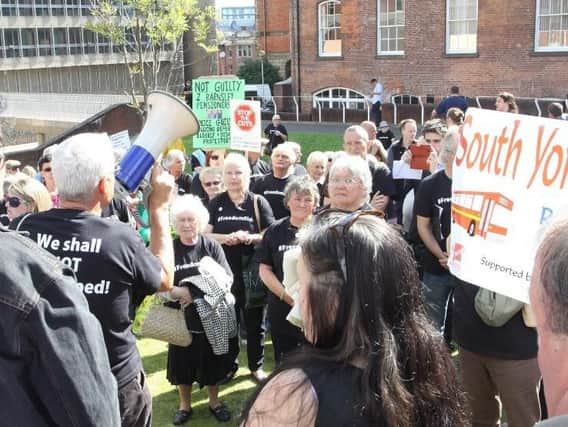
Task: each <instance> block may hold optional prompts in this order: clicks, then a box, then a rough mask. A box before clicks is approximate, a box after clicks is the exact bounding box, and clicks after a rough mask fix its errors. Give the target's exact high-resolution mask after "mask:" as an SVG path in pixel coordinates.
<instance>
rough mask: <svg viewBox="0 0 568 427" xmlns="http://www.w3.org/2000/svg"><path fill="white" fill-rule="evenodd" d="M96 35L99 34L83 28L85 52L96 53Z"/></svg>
mask: <svg viewBox="0 0 568 427" xmlns="http://www.w3.org/2000/svg"><path fill="white" fill-rule="evenodd" d="M96 36H97V34H96V33H94V32H92V31H91V30H87V29H86V28H84V29H83V43H84V48H85V53H87V54H89V53H95V52H96Z"/></svg>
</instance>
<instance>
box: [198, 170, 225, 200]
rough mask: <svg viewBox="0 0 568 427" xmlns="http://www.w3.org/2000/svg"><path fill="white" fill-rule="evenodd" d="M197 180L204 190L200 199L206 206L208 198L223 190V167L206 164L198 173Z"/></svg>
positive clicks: (210, 198) (212, 197) (211, 198)
mask: <svg viewBox="0 0 568 427" xmlns="http://www.w3.org/2000/svg"><path fill="white" fill-rule="evenodd" d="M199 181H200V182H201V186H202V187H203V190H204V194H203V196H202V197H201V201H202V202H203V204H204V205H205V206H207V205H208V204H209V201H210V200H213V199H214V198H215V196H216V195H217V194H219V193H221V192H222V191H223V169H222V168H220V167H211V166H208V167H206V168H204V169H202V170H201V172H200V173H199Z"/></svg>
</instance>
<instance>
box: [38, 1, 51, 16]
mask: <svg viewBox="0 0 568 427" xmlns="http://www.w3.org/2000/svg"><path fill="white" fill-rule="evenodd" d="M35 14H36V16H49V2H48V0H35Z"/></svg>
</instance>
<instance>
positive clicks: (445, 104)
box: [436, 95, 468, 119]
mask: <svg viewBox="0 0 568 427" xmlns="http://www.w3.org/2000/svg"><path fill="white" fill-rule="evenodd" d="M453 107H456V108H459V109H460V110H462V111H463V112H464V113H465V112H466V111H467V107H468V105H467V99H465V96H462V95H450V96H448V97H447V98H444V99H443V100H442V101H441V102H440V103H439V104H438V106H437V107H436V114H438V116H439V117H440V118H442V119H445V118H446V114H447V113H448V110H449V109H450V108H453Z"/></svg>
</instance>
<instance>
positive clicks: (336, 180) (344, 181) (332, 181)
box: [329, 178, 361, 185]
mask: <svg viewBox="0 0 568 427" xmlns="http://www.w3.org/2000/svg"><path fill="white" fill-rule="evenodd" d="M360 183H361V180H360V179H359V178H330V179H329V185H341V184H345V185H353V184H360Z"/></svg>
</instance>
